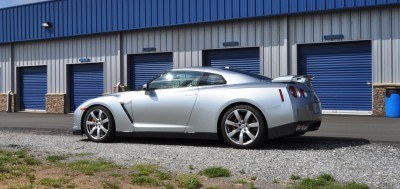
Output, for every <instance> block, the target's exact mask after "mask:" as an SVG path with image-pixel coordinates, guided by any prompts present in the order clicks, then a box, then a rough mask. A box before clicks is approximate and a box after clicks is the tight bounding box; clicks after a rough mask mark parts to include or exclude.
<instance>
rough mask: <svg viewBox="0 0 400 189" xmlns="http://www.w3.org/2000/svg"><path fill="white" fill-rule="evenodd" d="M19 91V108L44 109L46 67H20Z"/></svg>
mask: <svg viewBox="0 0 400 189" xmlns="http://www.w3.org/2000/svg"><path fill="white" fill-rule="evenodd" d="M19 74H20V84H19V91H20V94H21V98H20V104H21V106H20V108H21V110H45V109H46V93H47V67H46V66H34V67H24V68H20V72H19Z"/></svg>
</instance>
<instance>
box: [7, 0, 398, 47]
mask: <svg viewBox="0 0 400 189" xmlns="http://www.w3.org/2000/svg"><path fill="white" fill-rule="evenodd" d="M391 4H400V0H381V1H364V0H363V1H361V0H346V1H344V0H329V1H326V0H218V1H217V0H197V1H195V0H129V1H128V0H112V1H111V0H85V1H78V0H58V1H49V2H42V3H37V4H32V5H25V6H19V7H11V8H6V9H0V25H1V26H5V27H1V28H0V43H4V42H13V41H24V40H35V39H46V38H53V37H63V36H74V35H83V34H92V33H101V32H111V31H118V30H132V29H140V28H148V27H160V26H171V25H177V24H189V23H199V22H208V21H222V20H229V19H237V18H249V17H255V16H273V15H286V14H296V13H304V12H315V11H326V10H337V9H350V8H360V7H366V6H381V5H391ZM45 21H50V22H52V23H53V24H54V28H52V29H49V30H46V29H44V28H42V27H41V23H42V22H45ZM12 23H17V24H12ZM21 26H22V27H21ZM24 26H27V28H23V27H24Z"/></svg>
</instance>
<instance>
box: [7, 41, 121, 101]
mask: <svg viewBox="0 0 400 189" xmlns="http://www.w3.org/2000/svg"><path fill="white" fill-rule="evenodd" d="M119 44H120V43H119V35H118V34H112V35H101V36H90V37H85V38H71V39H63V40H50V41H46V42H45V43H42V42H30V43H21V44H16V45H15V47H14V56H15V66H16V67H18V66H37V65H47V69H48V70H47V71H48V73H49V75H48V86H47V88H48V93H66V90H67V84H66V83H67V82H66V80H67V79H68V78H67V73H66V64H74V63H79V58H86V57H87V58H89V59H90V62H94V63H96V62H103V63H104V71H105V78H107V79H106V81H105V82H104V83H105V89H104V90H105V91H104V92H105V93H107V92H111V91H112V86H113V85H115V84H117V82H118V81H120V79H119V77H120V74H119V73H120V70H119V69H120V61H119V46H120V45H119Z"/></svg>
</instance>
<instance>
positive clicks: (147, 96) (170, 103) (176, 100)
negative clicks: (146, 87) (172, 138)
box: [132, 87, 198, 132]
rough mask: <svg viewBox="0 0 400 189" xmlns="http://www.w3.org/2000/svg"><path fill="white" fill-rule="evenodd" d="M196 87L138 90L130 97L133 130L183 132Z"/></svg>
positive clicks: (195, 97)
mask: <svg viewBox="0 0 400 189" xmlns="http://www.w3.org/2000/svg"><path fill="white" fill-rule="evenodd" d="M197 95H198V88H197V87H188V88H171V89H161V90H153V91H140V92H137V93H135V95H134V96H133V97H132V112H133V115H132V117H133V119H134V126H135V131H138V132H140V131H150V132H161V131H162V132H184V131H185V129H186V126H187V123H188V121H189V118H190V114H191V112H192V109H193V106H194V104H195V102H196V99H197Z"/></svg>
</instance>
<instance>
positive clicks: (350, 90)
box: [299, 41, 372, 111]
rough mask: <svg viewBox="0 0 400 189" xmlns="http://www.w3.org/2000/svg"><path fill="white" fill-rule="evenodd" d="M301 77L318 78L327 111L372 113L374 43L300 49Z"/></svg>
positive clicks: (334, 44) (320, 45)
mask: <svg viewBox="0 0 400 189" xmlns="http://www.w3.org/2000/svg"><path fill="white" fill-rule="evenodd" d="M299 55H300V57H299V59H300V64H299V74H309V75H314V76H315V79H314V81H313V85H314V87H315V90H316V92H317V93H318V95H319V97H320V99H321V103H322V109H323V110H352V111H371V109H372V86H370V85H367V82H371V81H372V60H371V42H369V41H367V42H348V43H329V44H317V45H304V46H300V50H299Z"/></svg>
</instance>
